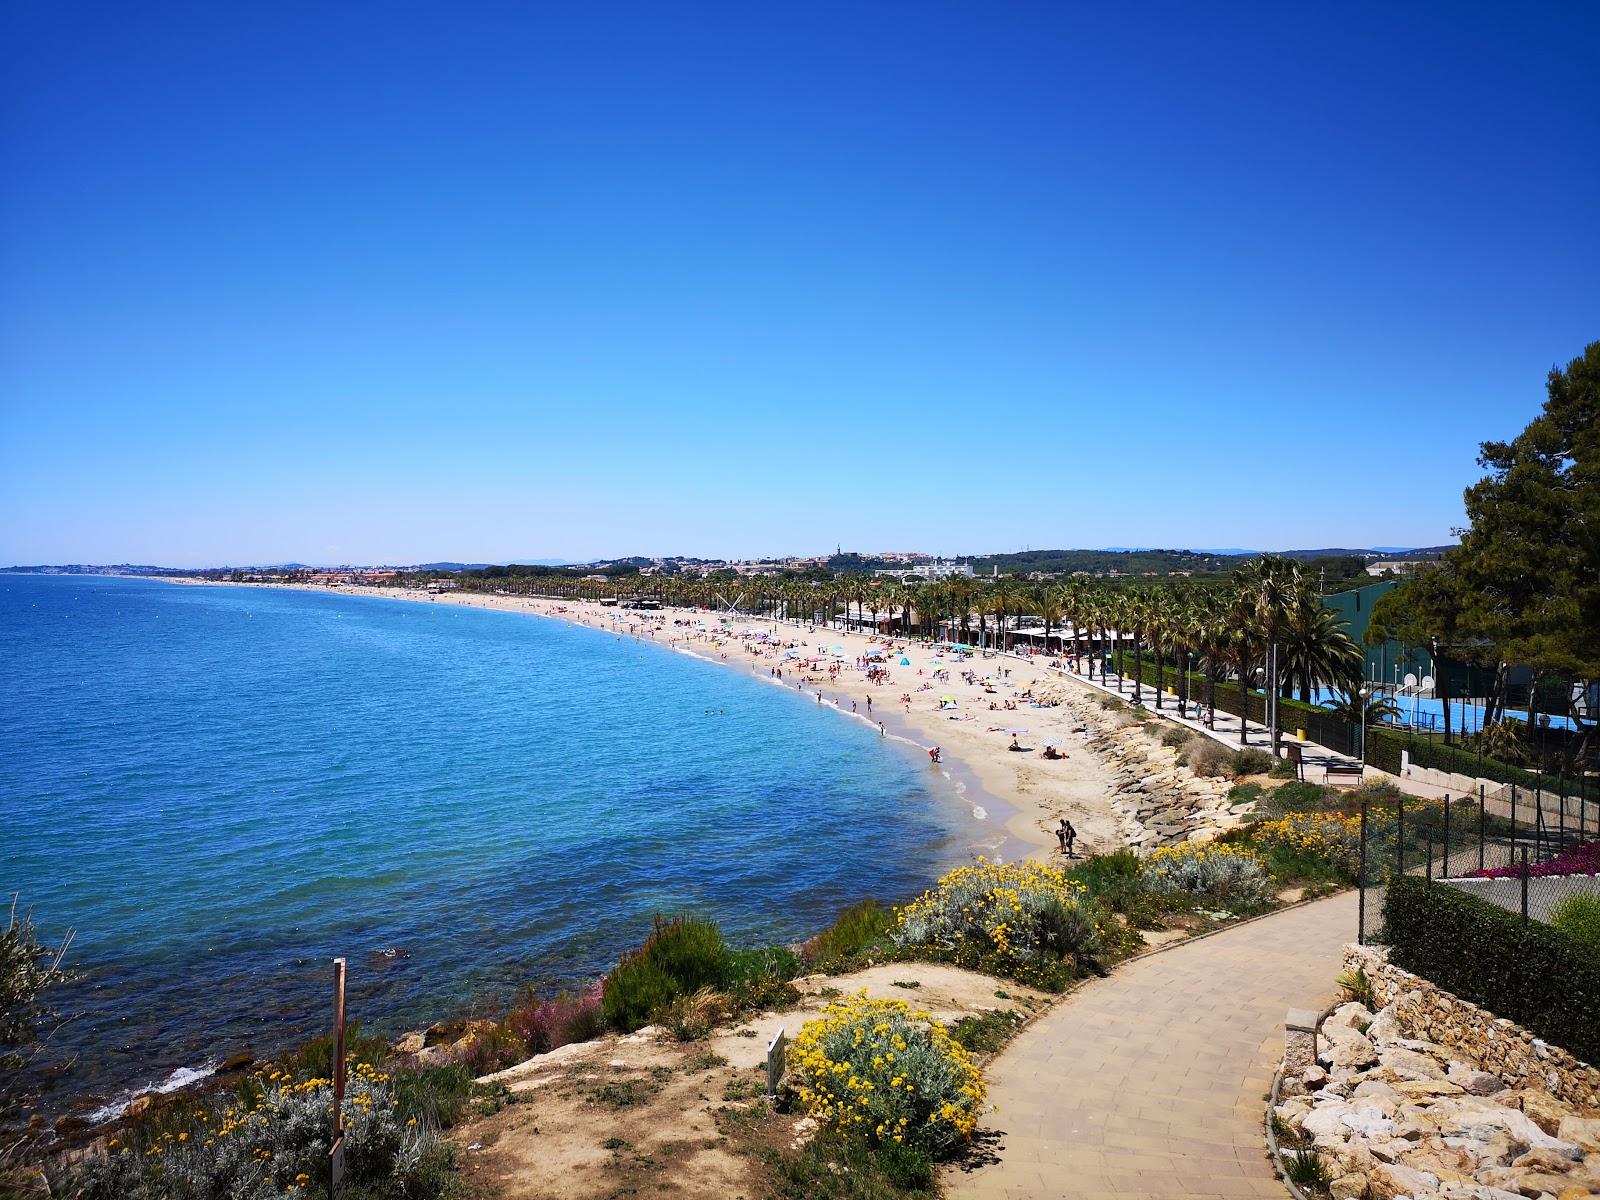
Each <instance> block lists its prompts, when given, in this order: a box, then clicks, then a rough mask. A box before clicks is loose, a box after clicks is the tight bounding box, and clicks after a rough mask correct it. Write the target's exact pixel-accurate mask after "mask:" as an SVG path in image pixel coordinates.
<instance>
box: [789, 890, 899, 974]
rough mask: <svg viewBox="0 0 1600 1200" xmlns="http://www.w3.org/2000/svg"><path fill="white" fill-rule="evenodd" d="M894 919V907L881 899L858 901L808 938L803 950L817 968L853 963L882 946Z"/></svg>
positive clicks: (838, 966) (832, 968) (836, 966)
mask: <svg viewBox="0 0 1600 1200" xmlns="http://www.w3.org/2000/svg"><path fill="white" fill-rule="evenodd" d="M894 920H895V915H894V910H893V909H891V908H888V907H885V906H884V905H883V904H880V903H879V902H878V901H876V900H861V901H858V902H857V903H855V904H852V905H851V906H850V907H849V908H847V909H845V910H844V911H843V912H842V913H840V914H839V918H838V920H836V921H835V922H834V923H833V924H832V925H830V926H829V927H828V928H827V929H825V930H823V931H822V932H821V933H819V934H818V935H817V936H816V937H814V938H812V939H811V940H810V941H808V942H807V943H806V944H805V945H804V946H803V947H802V953H803V954H804V955H805V959H806V962H807V963H808V964H809V965H810V966H812V967H814V968H816V969H817V970H824V971H829V970H839V969H841V968H844V967H847V966H849V965H852V964H853V962H854V961H855V960H856V959H858V958H859V957H860V956H861V955H863V954H864V953H865V952H866V951H868V950H872V949H879V948H882V947H883V946H884V945H885V944H886V943H887V939H888V935H889V930H890V929H891V928H893V926H894Z"/></svg>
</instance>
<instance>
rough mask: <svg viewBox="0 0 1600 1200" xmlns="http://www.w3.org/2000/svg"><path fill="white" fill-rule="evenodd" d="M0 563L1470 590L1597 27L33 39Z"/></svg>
mask: <svg viewBox="0 0 1600 1200" xmlns="http://www.w3.org/2000/svg"><path fill="white" fill-rule="evenodd" d="M3 19H4V21H5V27H4V28H3V29H0V122H3V124H0V137H3V146H0V172H3V174H0V562H35V561H47V562H56V561H125V560H133V561H146V562H151V561H153V562H162V563H177V564H182V565H190V564H203V563H213V562H223V561H229V562H242V561H278V560H284V559H300V560H304V561H313V562H321V561H352V562H366V561H421V560H433V559H443V558H449V559H463V560H495V559H498V560H504V559H508V558H587V557H590V556H600V555H614V554H626V553H647V554H648V553H691V554H703V555H719V556H720V555H734V554H737V555H744V554H757V553H784V552H817V551H820V550H822V549H831V548H832V547H833V546H834V545H835V544H843V545H845V546H846V547H847V548H849V547H858V548H863V549H899V548H905V549H910V548H919V549H927V550H935V551H946V552H950V551H980V550H998V549H1011V548H1016V547H1020V546H1024V545H1031V546H1034V547H1055V546H1100V545H1163V546H1170V545H1188V546H1255V547H1274V548H1287V547H1306V546H1317V545H1330V544H1342V545H1349V544H1363V545H1365V544H1381V545H1406V544H1428V543H1434V542H1438V541H1441V540H1445V539H1447V538H1448V536H1449V532H1450V529H1451V527H1452V526H1454V525H1456V524H1459V523H1460V521H1461V519H1462V518H1461V503H1460V494H1461V489H1462V487H1463V486H1465V485H1466V484H1467V483H1469V482H1471V481H1472V480H1473V479H1474V478H1475V477H1476V475H1477V470H1476V467H1475V464H1474V456H1475V452H1476V443H1477V442H1478V441H1480V440H1482V439H1484V438H1490V437H1505V436H1509V435H1511V434H1513V433H1515V432H1516V431H1517V430H1518V429H1519V428H1520V427H1521V426H1522V425H1523V424H1524V423H1525V422H1526V420H1527V419H1528V418H1529V417H1530V416H1532V415H1533V413H1534V412H1535V411H1536V410H1537V407H1538V405H1539V403H1540V401H1541V399H1542V397H1543V377H1544V374H1545V372H1546V371H1547V370H1548V369H1549V368H1550V367H1551V366H1552V365H1553V364H1555V363H1557V362H1560V363H1565V362H1566V361H1567V360H1568V359H1570V358H1572V357H1573V356H1575V355H1576V354H1577V353H1578V352H1579V351H1580V350H1581V348H1582V347H1583V345H1584V344H1585V342H1587V341H1590V340H1593V339H1595V338H1600V287H1597V280H1600V274H1597V272H1596V269H1595V264H1596V263H1597V262H1600V162H1597V160H1596V157H1595V155H1594V153H1593V149H1594V141H1595V134H1596V130H1597V129H1600V89H1596V88H1595V87H1594V83H1593V77H1592V64H1591V63H1590V61H1589V60H1590V58H1591V57H1592V55H1590V54H1589V52H1588V51H1589V49H1590V48H1592V47H1593V46H1594V45H1595V44H1596V42H1597V39H1600V6H1597V5H1594V4H1588V3H1583V4H1571V5H1565V6H1563V5H1540V4H1533V5H1495V6H1490V5H1473V4H1466V5H1460V4H1453V5H1440V6H1438V7H1436V8H1433V9H1431V10H1430V9H1429V8H1428V7H1427V6H1423V5H1377V4H1374V5H1320V6H1312V5H1302V4H1278V3H1263V4H1258V5H1228V4H1221V5H1192V4H1177V3H1175V4H1170V5H1167V4H1129V5H1092V6H1090V5H1083V6H1073V5H1065V4H1040V5H1032V6H1000V5H977V4H971V5H944V4H927V3H923V4H917V5H910V4H906V5H891V4H878V5H836V6H835V5H827V4H811V5H805V6H798V5H791V6H785V7H780V6H774V5H749V4H726V5H638V6H616V5H606V4H588V5H563V6H554V5H529V4H505V5H498V4H481V3H480V4H472V3H464V4H448V5H446V4H439V5H421V4H416V5H413V4H398V5H396V4H383V5H378V4H374V5H370V6H362V5H356V4H341V5H312V4H296V3H280V4H273V5H231V4H214V3H211V4H193V5H172V4H162V3H151V4H139V5H130V4H102V5H96V4H82V3H80V4H74V3H58V2H47V0H17V2H16V3H13V4H10V5H7V6H6V7H5V15H4V18H3Z"/></svg>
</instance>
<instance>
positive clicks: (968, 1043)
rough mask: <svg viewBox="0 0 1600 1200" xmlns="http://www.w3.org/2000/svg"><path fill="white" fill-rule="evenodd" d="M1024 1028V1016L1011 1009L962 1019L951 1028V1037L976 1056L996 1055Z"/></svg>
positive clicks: (997, 1010)
mask: <svg viewBox="0 0 1600 1200" xmlns="http://www.w3.org/2000/svg"><path fill="white" fill-rule="evenodd" d="M1021 1028H1022V1014H1021V1013H1018V1012H1015V1011H1013V1010H1011V1009H1009V1008H1001V1009H996V1010H995V1011H993V1012H986V1013H980V1014H979V1015H977V1016H973V1017H962V1018H961V1019H960V1020H959V1021H957V1022H956V1023H955V1024H954V1025H952V1026H950V1036H951V1037H952V1038H954V1039H955V1042H956V1044H957V1045H959V1046H963V1047H965V1048H966V1049H968V1050H970V1051H972V1053H974V1054H984V1055H988V1054H994V1053H995V1052H996V1051H998V1050H999V1049H1000V1048H1001V1047H1002V1046H1004V1045H1005V1044H1006V1043H1007V1042H1009V1041H1010V1040H1011V1039H1012V1037H1013V1036H1015V1034H1016V1032H1017V1030H1019V1029H1021Z"/></svg>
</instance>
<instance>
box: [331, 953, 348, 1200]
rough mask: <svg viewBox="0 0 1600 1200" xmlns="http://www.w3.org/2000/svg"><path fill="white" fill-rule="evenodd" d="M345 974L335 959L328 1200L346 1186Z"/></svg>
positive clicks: (336, 1198) (341, 963) (336, 1197)
mask: <svg viewBox="0 0 1600 1200" xmlns="http://www.w3.org/2000/svg"><path fill="white" fill-rule="evenodd" d="M344 973H345V960H344V959H342V958H336V959H334V960H333V1146H332V1148H331V1149H330V1150H329V1151H328V1200H339V1188H340V1186H341V1185H342V1184H343V1183H344Z"/></svg>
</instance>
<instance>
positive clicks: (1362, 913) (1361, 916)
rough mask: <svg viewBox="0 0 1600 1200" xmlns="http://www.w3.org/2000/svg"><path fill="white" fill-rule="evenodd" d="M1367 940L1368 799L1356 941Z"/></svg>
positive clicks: (1359, 872)
mask: <svg viewBox="0 0 1600 1200" xmlns="http://www.w3.org/2000/svg"><path fill="white" fill-rule="evenodd" d="M1366 940H1367V798H1366V797H1365V796H1363V797H1362V798H1361V861H1360V864H1359V865H1358V866H1357V867H1356V941H1357V942H1359V943H1365V942H1366Z"/></svg>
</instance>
